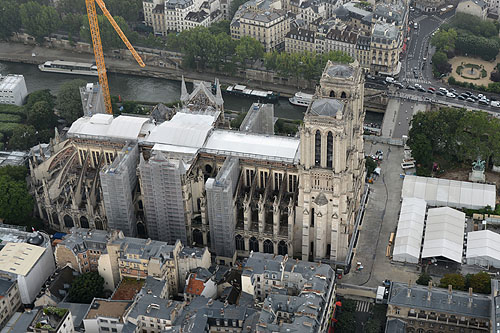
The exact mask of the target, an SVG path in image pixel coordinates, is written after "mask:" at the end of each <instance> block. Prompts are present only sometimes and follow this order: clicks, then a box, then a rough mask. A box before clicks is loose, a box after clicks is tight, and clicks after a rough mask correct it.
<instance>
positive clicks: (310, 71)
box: [264, 51, 353, 80]
mask: <svg viewBox="0 0 500 333" xmlns="http://www.w3.org/2000/svg"><path fill="white" fill-rule="evenodd" d="M328 60H331V61H334V62H342V63H349V62H351V61H353V59H352V58H351V57H350V56H349V55H347V54H346V53H343V52H341V51H330V52H328V53H311V52H303V53H295V52H294V53H287V52H282V53H279V52H276V51H274V52H271V53H266V55H265V56H264V61H265V66H266V68H268V69H271V70H274V71H276V72H277V73H278V74H280V75H282V76H283V77H293V78H295V79H299V78H301V77H302V78H304V79H306V80H318V79H319V77H320V76H321V74H322V73H323V70H324V69H325V65H326V63H327V62H328Z"/></svg>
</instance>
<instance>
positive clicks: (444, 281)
mask: <svg viewBox="0 0 500 333" xmlns="http://www.w3.org/2000/svg"><path fill="white" fill-rule="evenodd" d="M449 285H451V286H452V287H453V289H455V290H465V278H464V277H463V275H462V274H458V273H450V274H445V275H444V276H443V278H441V280H440V281H439V286H440V287H441V288H448V286H449Z"/></svg>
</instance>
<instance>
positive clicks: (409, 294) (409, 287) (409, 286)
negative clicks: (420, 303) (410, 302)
mask: <svg viewBox="0 0 500 333" xmlns="http://www.w3.org/2000/svg"><path fill="white" fill-rule="evenodd" d="M406 297H411V280H408V294H407V295H406Z"/></svg>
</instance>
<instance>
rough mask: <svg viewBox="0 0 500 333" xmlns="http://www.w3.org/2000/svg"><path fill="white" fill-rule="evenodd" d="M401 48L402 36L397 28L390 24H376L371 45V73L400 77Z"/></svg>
mask: <svg viewBox="0 0 500 333" xmlns="http://www.w3.org/2000/svg"><path fill="white" fill-rule="evenodd" d="M401 48H402V41H401V34H400V33H399V30H398V28H397V27H396V26H394V25H393V24H390V23H380V22H377V23H375V24H374V26H373V30H372V36H371V43H370V49H371V57H372V61H371V71H372V72H375V73H376V74H380V75H387V76H393V77H396V76H398V75H399V72H400V71H401V62H400V61H399V55H400V52H401Z"/></svg>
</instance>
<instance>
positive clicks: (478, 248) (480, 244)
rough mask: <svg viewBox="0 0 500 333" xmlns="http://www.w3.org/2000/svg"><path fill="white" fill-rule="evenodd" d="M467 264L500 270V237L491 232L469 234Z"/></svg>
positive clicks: (482, 231)
mask: <svg viewBox="0 0 500 333" xmlns="http://www.w3.org/2000/svg"><path fill="white" fill-rule="evenodd" d="M465 257H466V258H467V264H469V265H479V266H483V267H487V266H493V267H496V268H500V235H499V234H497V233H496V232H493V231H490V230H481V231H472V232H469V233H468V234H467V252H466V256H465Z"/></svg>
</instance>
